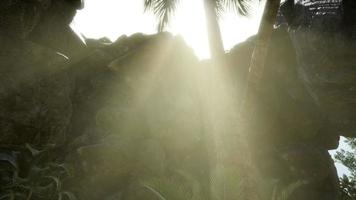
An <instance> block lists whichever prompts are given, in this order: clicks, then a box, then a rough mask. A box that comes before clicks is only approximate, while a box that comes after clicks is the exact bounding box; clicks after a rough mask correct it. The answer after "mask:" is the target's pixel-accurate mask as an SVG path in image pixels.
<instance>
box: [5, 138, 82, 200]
mask: <svg viewBox="0 0 356 200" xmlns="http://www.w3.org/2000/svg"><path fill="white" fill-rule="evenodd" d="M53 150H54V149H53V148H46V149H44V150H37V149H35V148H33V147H31V146H30V145H28V144H27V145H25V146H19V147H7V148H3V147H1V148H0V175H1V176H0V177H1V178H0V199H1V200H8V199H18V200H32V199H36V200H48V199H53V200H75V199H76V197H75V196H74V194H72V193H71V192H69V191H66V190H64V189H63V187H62V182H63V180H64V179H66V178H67V177H69V173H68V170H67V169H66V167H65V166H64V165H63V164H61V163H59V162H52V161H51V160H52V159H51V158H50V157H51V156H50V154H53V152H52V151H53Z"/></svg>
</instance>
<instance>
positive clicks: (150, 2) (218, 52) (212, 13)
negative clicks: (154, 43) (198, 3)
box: [144, 0, 250, 61]
mask: <svg viewBox="0 0 356 200" xmlns="http://www.w3.org/2000/svg"><path fill="white" fill-rule="evenodd" d="M249 1H250V0H204V8H205V13H206V19H207V30H208V37H209V46H210V54H211V57H212V59H213V60H215V61H216V60H220V59H221V58H222V56H223V55H224V47H223V42H222V38H221V33H220V27H219V23H218V19H219V16H220V15H221V13H222V12H224V11H225V10H227V9H230V10H234V11H236V12H237V13H238V14H241V15H247V14H248V11H249V9H248V8H249V4H248V2H249ZM179 2H180V0H144V6H145V10H146V11H147V10H151V11H153V13H154V14H155V15H156V16H157V17H158V19H159V23H158V31H163V30H164V28H165V27H166V26H167V24H168V23H169V21H170V18H171V16H172V15H173V14H174V12H175V10H176V8H177V5H178V4H179Z"/></svg>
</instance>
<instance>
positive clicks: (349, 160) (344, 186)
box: [335, 138, 356, 200]
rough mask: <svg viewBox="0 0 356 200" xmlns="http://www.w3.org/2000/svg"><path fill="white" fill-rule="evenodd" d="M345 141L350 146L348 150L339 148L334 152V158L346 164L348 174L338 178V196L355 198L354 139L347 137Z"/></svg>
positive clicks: (345, 199)
mask: <svg viewBox="0 0 356 200" xmlns="http://www.w3.org/2000/svg"><path fill="white" fill-rule="evenodd" d="M346 143H347V144H348V145H349V147H350V148H351V149H350V150H349V151H345V150H343V149H341V150H340V151H338V152H336V155H335V159H336V161H338V162H340V163H341V164H343V165H344V166H346V167H347V168H348V169H349V171H350V175H349V176H346V175H343V177H341V178H340V198H341V199H342V200H352V199H356V139H355V138H353V139H351V138H350V139H347V141H346Z"/></svg>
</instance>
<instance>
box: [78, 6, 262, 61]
mask: <svg viewBox="0 0 356 200" xmlns="http://www.w3.org/2000/svg"><path fill="white" fill-rule="evenodd" d="M256 2H258V1H256ZM85 3H86V6H85V8H84V9H83V10H81V11H78V14H77V16H76V17H75V19H74V21H73V23H72V28H73V29H74V30H75V31H76V32H77V33H80V34H82V35H84V36H85V37H87V38H101V37H108V38H109V39H111V40H112V41H115V40H116V39H117V38H118V37H120V36H121V35H123V34H125V35H131V34H133V33H137V32H142V33H146V34H152V33H155V32H156V25H157V21H156V18H155V17H154V16H153V15H152V14H150V13H144V12H143V10H144V9H143V0H130V1H127V0H100V1H99V0H86V2H85ZM253 7H254V8H255V9H254V12H253V14H252V16H251V17H238V16H237V15H236V14H235V13H231V12H228V13H226V14H224V15H223V16H222V18H221V20H220V26H221V32H222V37H223V42H224V47H225V50H229V49H231V47H233V46H234V45H236V44H237V43H239V42H242V41H243V40H245V39H246V38H247V37H249V36H251V35H253V34H254V33H256V32H257V28H258V24H259V21H260V17H261V13H262V12H261V11H262V5H260V4H259V3H256V4H255V5H253ZM203 8H204V6H203V0H181V2H180V6H179V8H178V10H177V12H176V14H175V16H174V17H173V19H172V21H171V23H170V25H169V26H168V27H167V31H169V32H172V33H173V34H175V35H181V36H182V37H183V38H184V40H185V41H186V42H187V44H188V45H189V46H191V47H192V48H193V50H194V51H195V53H196V54H197V56H198V57H199V58H201V59H204V58H208V57H209V56H210V55H209V47H208V38H207V34H206V22H205V13H204V9H203Z"/></svg>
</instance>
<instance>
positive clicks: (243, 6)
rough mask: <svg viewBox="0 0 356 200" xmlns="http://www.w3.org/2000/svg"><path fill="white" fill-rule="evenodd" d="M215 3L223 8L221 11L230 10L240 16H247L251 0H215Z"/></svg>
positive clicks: (250, 9) (249, 11)
mask: <svg viewBox="0 0 356 200" xmlns="http://www.w3.org/2000/svg"><path fill="white" fill-rule="evenodd" d="M217 5H219V7H223V8H224V9H223V10H221V11H226V10H232V11H235V12H236V13H237V14H239V15H242V16H249V15H250V14H251V11H252V6H251V0H217ZM217 9H219V8H218V7H217ZM217 11H219V10H217Z"/></svg>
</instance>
